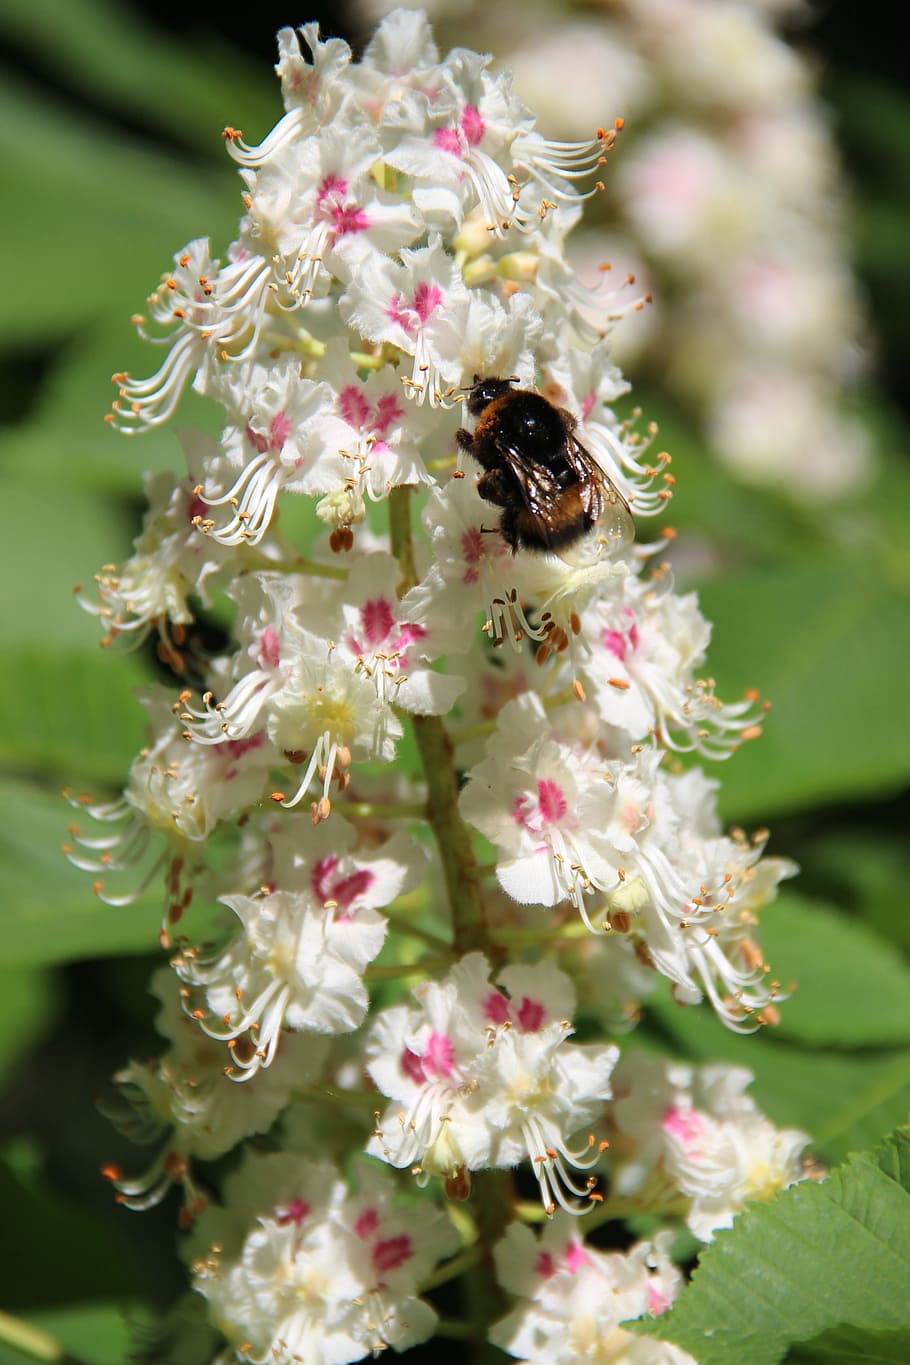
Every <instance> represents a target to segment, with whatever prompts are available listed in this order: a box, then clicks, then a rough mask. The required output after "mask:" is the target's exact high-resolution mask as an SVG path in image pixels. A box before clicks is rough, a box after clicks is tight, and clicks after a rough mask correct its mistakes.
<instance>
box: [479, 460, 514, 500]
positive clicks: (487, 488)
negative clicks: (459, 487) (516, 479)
mask: <svg viewBox="0 0 910 1365" xmlns="http://www.w3.org/2000/svg"><path fill="white" fill-rule="evenodd" d="M477 491H478V493H479V494H480V496H481V497H482V498H483V500H484V502H491V503H492V504H493V506H494V507H508V505H509V503H510V501H511V500H512V498H513V497H514V489H513V484H512V483H511V482H510V480H509V479H508V477H507V476H506V475H505V474H504V473H503V472H502V470H501V469H488V470H487V472H486V473H485V474H481V476H480V478H479V479H478V480H477Z"/></svg>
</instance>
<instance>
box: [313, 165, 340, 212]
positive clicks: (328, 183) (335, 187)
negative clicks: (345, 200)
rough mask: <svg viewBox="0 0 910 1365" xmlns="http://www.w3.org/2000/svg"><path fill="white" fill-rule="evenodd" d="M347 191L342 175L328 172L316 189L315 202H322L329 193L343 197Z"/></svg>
mask: <svg viewBox="0 0 910 1365" xmlns="http://www.w3.org/2000/svg"><path fill="white" fill-rule="evenodd" d="M347 192H348V182H347V181H346V180H345V178H344V176H341V175H335V174H333V173H331V172H330V173H329V174H328V175H327V176H326V177H325V179H324V180H323V182H322V184H321V185H320V186H319V189H318V190H317V191H316V203H317V204H320V205H321V204H322V203H323V202H324V201H325V200H326V199H327V198H328V197H329V195H330V194H331V195H333V196H337V197H343V196H344V195H346V194H347Z"/></svg>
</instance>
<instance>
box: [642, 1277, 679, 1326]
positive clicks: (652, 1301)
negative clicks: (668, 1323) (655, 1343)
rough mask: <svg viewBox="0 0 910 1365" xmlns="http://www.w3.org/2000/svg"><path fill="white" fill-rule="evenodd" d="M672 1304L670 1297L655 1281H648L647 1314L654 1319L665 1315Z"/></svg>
mask: <svg viewBox="0 0 910 1365" xmlns="http://www.w3.org/2000/svg"><path fill="white" fill-rule="evenodd" d="M672 1302H673V1300H672V1299H671V1297H670V1295H669V1294H668V1293H667V1292H666V1291H665V1290H664V1289H662V1288H661V1287H660V1285H659V1284H658V1283H657V1281H656V1280H649V1281H648V1312H649V1313H651V1314H652V1315H653V1316H654V1317H655V1318H657V1317H660V1315H661V1313H665V1312H666V1310H667V1309H668V1308H669V1307H670V1304H671V1303H672Z"/></svg>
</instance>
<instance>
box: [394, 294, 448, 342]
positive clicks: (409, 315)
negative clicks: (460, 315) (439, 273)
mask: <svg viewBox="0 0 910 1365" xmlns="http://www.w3.org/2000/svg"><path fill="white" fill-rule="evenodd" d="M442 301H443V294H442V290H441V289H440V288H439V285H438V284H428V283H427V282H426V281H424V282H423V283H421V284H419V285H418V286H417V288H416V289H415V291H414V300H413V302H412V303H406V302H405V300H404V299H403V298H402V296H401V294H393V295H392V297H391V298H390V299H389V301H388V303H387V304H386V310H385V312H386V317H387V318H388V319H389V321H390V322H396V323H397V324H398V326H399V327H402V328H403V329H404V330H405V331H406V332H407V334H408V336H413V335H414V333H415V332H416V331H417V329H418V327H419V326H420V327H422V326H423V324H424V323H425V322H426V321H427V319H428V318H429V317H430V315H431V314H432V313H433V312H434V311H435V309H437V308H438V307H439V305H440V304H441V303H442Z"/></svg>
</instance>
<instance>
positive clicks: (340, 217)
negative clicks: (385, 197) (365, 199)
mask: <svg viewBox="0 0 910 1365" xmlns="http://www.w3.org/2000/svg"><path fill="white" fill-rule="evenodd" d="M330 217H331V221H332V233H333V234H334V236H336V237H346V236H348V235H349V234H350V233H352V232H365V231H366V229H367V228H368V227H369V226H370V216H369V214H368V213H367V211H366V209H363V208H361V207H360V205H359V204H358V203H357V202H356V201H355V200H353V199H351V200H349V201H348V202H347V203H346V204H335V205H334V207H333V208H332V210H331V212H330Z"/></svg>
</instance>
